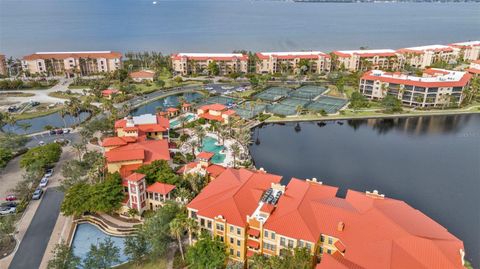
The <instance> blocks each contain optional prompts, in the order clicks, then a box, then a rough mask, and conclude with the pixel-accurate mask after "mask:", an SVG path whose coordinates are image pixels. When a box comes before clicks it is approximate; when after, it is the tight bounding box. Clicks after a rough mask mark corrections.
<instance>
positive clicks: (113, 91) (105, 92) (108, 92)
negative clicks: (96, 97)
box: [102, 89, 119, 96]
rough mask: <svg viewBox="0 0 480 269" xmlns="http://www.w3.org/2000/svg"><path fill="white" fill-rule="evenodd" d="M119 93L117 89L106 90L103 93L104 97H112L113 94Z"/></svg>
mask: <svg viewBox="0 0 480 269" xmlns="http://www.w3.org/2000/svg"><path fill="white" fill-rule="evenodd" d="M118 92H119V91H118V90H116V89H106V90H103V91H102V95H103V96H110V95H112V94H117V93H118Z"/></svg>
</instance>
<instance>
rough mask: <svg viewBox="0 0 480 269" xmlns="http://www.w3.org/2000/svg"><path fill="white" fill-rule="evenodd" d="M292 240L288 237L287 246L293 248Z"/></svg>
mask: <svg viewBox="0 0 480 269" xmlns="http://www.w3.org/2000/svg"><path fill="white" fill-rule="evenodd" d="M293 245H294V242H293V240H290V239H288V247H289V248H293Z"/></svg>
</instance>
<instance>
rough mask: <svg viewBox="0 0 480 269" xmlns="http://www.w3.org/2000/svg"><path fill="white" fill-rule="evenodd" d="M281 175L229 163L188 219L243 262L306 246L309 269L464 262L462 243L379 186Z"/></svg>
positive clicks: (454, 265)
mask: <svg viewBox="0 0 480 269" xmlns="http://www.w3.org/2000/svg"><path fill="white" fill-rule="evenodd" d="M280 180H281V176H277V175H273V174H269V173H266V172H264V171H252V170H247V169H232V168H229V169H226V170H225V171H224V172H223V173H222V174H220V175H219V176H218V177H217V178H216V179H215V180H213V181H211V182H210V183H209V184H208V185H207V187H205V188H204V189H203V190H202V191H201V193H200V194H199V195H198V196H197V197H196V198H195V199H193V200H192V201H191V202H190V203H189V204H188V205H187V209H188V214H189V217H190V218H192V219H194V220H196V221H197V222H198V224H199V227H200V228H201V230H203V231H205V232H208V233H210V234H211V235H212V236H216V237H217V238H219V239H220V240H221V241H223V242H225V243H226V245H227V251H228V253H229V257H230V258H231V259H233V260H236V261H240V262H248V260H249V258H251V257H252V256H253V255H255V254H261V255H267V256H276V255H282V253H285V252H286V251H291V249H292V248H296V247H303V248H306V249H307V250H309V251H310V254H311V255H312V268H313V267H315V266H317V267H316V268H322V269H323V268H379V269H382V268H459V269H460V268H463V257H464V246H463V242H462V241H460V240H459V239H458V238H456V237H455V236H453V235H452V234H450V233H449V232H448V231H447V230H446V229H445V228H443V227H442V226H441V225H439V224H438V223H436V222H435V221H433V220H432V219H430V218H428V217H427V216H426V215H424V214H422V213H421V212H420V211H418V210H415V209H414V208H412V207H410V206H409V205H408V204H406V203H405V202H403V201H399V200H395V199H390V198H387V197H385V196H384V195H382V194H379V193H378V192H377V191H373V192H365V193H361V192H356V191H352V190H348V192H347V194H346V197H345V198H342V197H340V196H339V195H338V188H336V187H332V186H327V185H324V184H322V182H319V181H318V180H316V179H311V180H308V179H307V180H300V179H296V178H293V179H291V180H290V182H289V183H288V184H287V185H282V184H281V183H280ZM320 261H321V262H320ZM319 262H320V263H319Z"/></svg>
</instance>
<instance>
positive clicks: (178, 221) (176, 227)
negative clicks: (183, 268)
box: [170, 215, 186, 260]
mask: <svg viewBox="0 0 480 269" xmlns="http://www.w3.org/2000/svg"><path fill="white" fill-rule="evenodd" d="M185 219H186V218H185V216H184V215H180V216H177V217H176V218H174V219H173V220H172V221H171V222H170V234H171V235H172V236H174V237H176V238H177V241H178V247H179V248H180V254H181V255H182V260H185V257H184V255H183V247H182V234H183V232H184V230H185Z"/></svg>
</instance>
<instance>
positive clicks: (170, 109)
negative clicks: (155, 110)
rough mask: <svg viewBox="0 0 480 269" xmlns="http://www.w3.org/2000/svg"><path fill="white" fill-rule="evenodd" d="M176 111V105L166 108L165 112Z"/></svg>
mask: <svg viewBox="0 0 480 269" xmlns="http://www.w3.org/2000/svg"><path fill="white" fill-rule="evenodd" d="M177 111H178V108H176V107H169V108H167V112H177Z"/></svg>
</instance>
